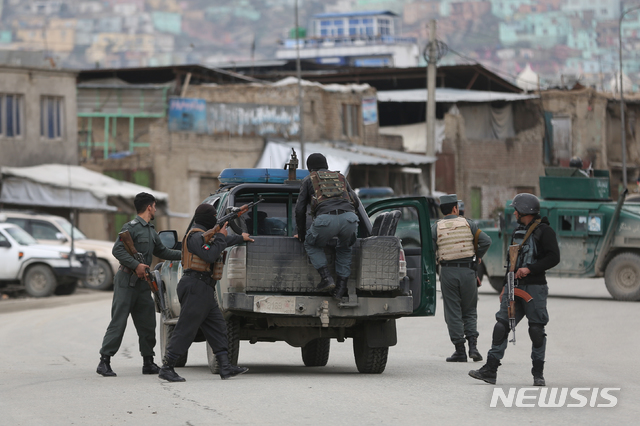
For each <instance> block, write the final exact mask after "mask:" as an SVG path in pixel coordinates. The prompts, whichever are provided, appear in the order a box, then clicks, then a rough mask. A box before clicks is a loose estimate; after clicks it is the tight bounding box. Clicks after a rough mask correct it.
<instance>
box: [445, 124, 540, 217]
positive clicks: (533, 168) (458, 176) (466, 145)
mask: <svg viewBox="0 0 640 426" xmlns="http://www.w3.org/2000/svg"><path fill="white" fill-rule="evenodd" d="M518 120H519V119H518V117H517V116H516V117H514V121H516V122H517V121H518ZM461 129H464V118H463V117H462V116H461V115H452V114H446V115H445V135H446V138H445V141H444V143H443V154H445V155H449V156H450V155H453V158H454V161H453V163H454V165H453V167H454V168H455V173H454V174H455V185H454V188H455V192H456V193H457V195H458V198H459V199H461V200H462V201H464V202H465V205H466V206H465V207H466V209H467V210H468V211H471V192H472V188H479V189H480V193H481V210H482V213H481V214H482V216H481V217H482V218H484V219H488V218H492V214H493V213H494V212H495V211H496V210H497V209H499V208H501V207H504V203H505V202H506V200H508V199H510V198H512V197H513V196H514V195H515V194H516V192H517V188H533V189H534V191H535V192H536V194H537V193H539V189H538V188H539V185H538V177H539V176H540V175H541V174H543V173H544V166H543V158H542V148H543V145H542V140H543V135H544V125H543V122H542V120H541V119H540V120H538V122H537V123H536V124H535V125H534V126H533V127H531V128H529V129H527V130H523V131H521V132H519V133H517V134H516V137H515V138H508V139H504V140H502V139H491V140H470V139H466V137H465V136H464V131H461ZM438 166H440V167H442V166H443V163H441V162H439V163H437V165H436V169H437V168H438ZM438 174H439V175H444V174H445V173H444V171H441V172H439V173H438ZM449 188H451V186H450V185H449ZM443 189H444V188H443ZM443 189H441V188H438V187H437V188H436V190H443Z"/></svg>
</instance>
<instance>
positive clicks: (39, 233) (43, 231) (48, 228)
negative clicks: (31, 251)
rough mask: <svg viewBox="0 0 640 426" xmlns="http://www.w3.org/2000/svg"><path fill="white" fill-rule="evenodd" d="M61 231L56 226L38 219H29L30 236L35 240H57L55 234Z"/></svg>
mask: <svg viewBox="0 0 640 426" xmlns="http://www.w3.org/2000/svg"><path fill="white" fill-rule="evenodd" d="M59 233H61V232H60V230H58V228H56V227H55V226H53V225H51V224H49V223H47V222H42V221H39V220H33V221H31V236H33V238H35V239H36V240H57V237H56V234H59Z"/></svg>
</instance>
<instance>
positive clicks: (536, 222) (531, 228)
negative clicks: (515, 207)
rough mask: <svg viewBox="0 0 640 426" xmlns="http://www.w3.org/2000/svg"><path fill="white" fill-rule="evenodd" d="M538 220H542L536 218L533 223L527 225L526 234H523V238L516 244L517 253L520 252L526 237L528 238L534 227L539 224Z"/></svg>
mask: <svg viewBox="0 0 640 426" xmlns="http://www.w3.org/2000/svg"><path fill="white" fill-rule="evenodd" d="M540 222H542V219H536V220H535V222H533V225H531V226H530V227H529V230H528V231H527V233H526V234H524V238H523V239H522V242H521V243H520V245H519V246H518V253H520V250H521V249H522V246H523V245H524V243H526V242H527V239H529V237H530V236H531V234H533V231H534V230H535V229H536V227H537V226H538V225H540Z"/></svg>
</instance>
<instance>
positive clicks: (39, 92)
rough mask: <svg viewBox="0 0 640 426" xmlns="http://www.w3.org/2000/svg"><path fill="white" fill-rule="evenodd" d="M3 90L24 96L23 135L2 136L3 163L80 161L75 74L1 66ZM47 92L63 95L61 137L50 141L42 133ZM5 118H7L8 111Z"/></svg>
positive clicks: (0, 157)
mask: <svg viewBox="0 0 640 426" xmlns="http://www.w3.org/2000/svg"><path fill="white" fill-rule="evenodd" d="M0 93H2V94H20V95H23V97H24V98H23V99H24V108H23V110H22V117H23V122H22V135H21V136H20V137H14V138H5V137H3V136H0V165H1V166H13V167H24V166H35V165H40V164H48V163H60V164H78V130H77V126H78V124H77V123H78V120H77V113H76V79H75V73H73V72H66V71H55V70H40V69H27V68H13V67H0ZM46 95H50V96H61V97H63V98H64V115H63V117H64V124H63V130H62V138H61V139H60V140H48V139H44V138H41V136H40V98H41V96H46ZM3 113H4V108H3ZM3 118H6V113H5V116H4V117H3Z"/></svg>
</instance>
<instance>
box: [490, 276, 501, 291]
mask: <svg viewBox="0 0 640 426" xmlns="http://www.w3.org/2000/svg"><path fill="white" fill-rule="evenodd" d="M487 278H489V284H491V287H493V289H494V290H495V291H497V292H498V293H500V292H501V291H502V288H503V287H504V277H489V276H487Z"/></svg>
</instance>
